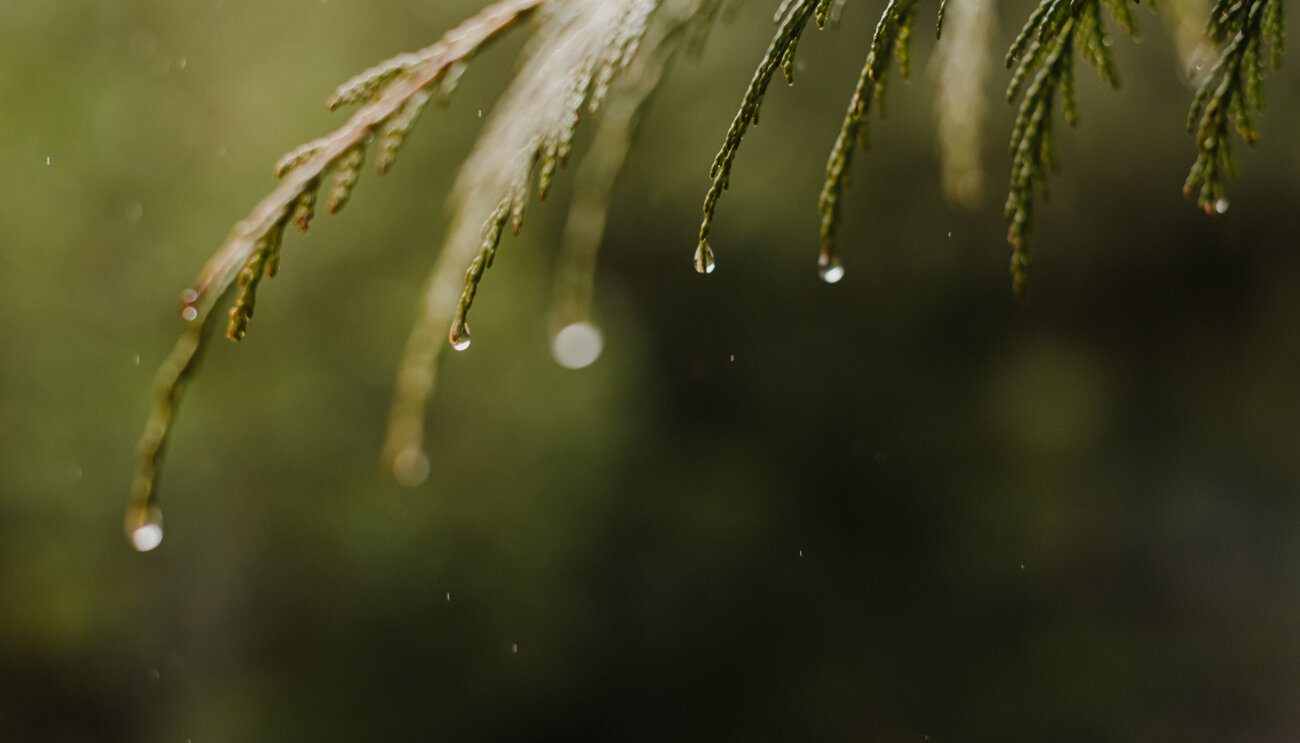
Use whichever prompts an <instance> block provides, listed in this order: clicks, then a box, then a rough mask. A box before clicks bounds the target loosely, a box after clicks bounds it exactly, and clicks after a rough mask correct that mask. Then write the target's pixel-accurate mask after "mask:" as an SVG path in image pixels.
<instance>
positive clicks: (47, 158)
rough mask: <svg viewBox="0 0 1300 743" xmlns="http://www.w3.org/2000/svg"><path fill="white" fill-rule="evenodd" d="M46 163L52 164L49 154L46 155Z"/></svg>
mask: <svg viewBox="0 0 1300 743" xmlns="http://www.w3.org/2000/svg"><path fill="white" fill-rule="evenodd" d="M45 164H46V165H49V164H50V156H49V155H46V156H45Z"/></svg>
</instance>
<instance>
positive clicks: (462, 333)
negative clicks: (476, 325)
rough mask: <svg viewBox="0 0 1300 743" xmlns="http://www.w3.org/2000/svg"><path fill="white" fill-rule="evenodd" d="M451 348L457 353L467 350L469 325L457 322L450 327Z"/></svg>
mask: <svg viewBox="0 0 1300 743" xmlns="http://www.w3.org/2000/svg"><path fill="white" fill-rule="evenodd" d="M450 338H451V347H452V348H454V349H456V350H457V351H464V350H465V349H467V348H469V324H468V323H465V322H464V321H461V320H457V321H456V322H455V323H454V324H453V325H452V326H451V336H450Z"/></svg>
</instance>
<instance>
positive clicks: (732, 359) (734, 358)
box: [731, 353, 736, 364]
mask: <svg viewBox="0 0 1300 743" xmlns="http://www.w3.org/2000/svg"><path fill="white" fill-rule="evenodd" d="M731 363H733V364H734V363H736V354H734V353H733V354H731Z"/></svg>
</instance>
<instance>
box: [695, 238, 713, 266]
mask: <svg viewBox="0 0 1300 743" xmlns="http://www.w3.org/2000/svg"><path fill="white" fill-rule="evenodd" d="M717 267H718V264H717V262H716V261H714V260H713V248H711V247H709V244H708V243H707V242H702V243H700V245H699V247H697V248H696V249H695V270H696V271H699V272H700V273H713V269H715V268H717Z"/></svg>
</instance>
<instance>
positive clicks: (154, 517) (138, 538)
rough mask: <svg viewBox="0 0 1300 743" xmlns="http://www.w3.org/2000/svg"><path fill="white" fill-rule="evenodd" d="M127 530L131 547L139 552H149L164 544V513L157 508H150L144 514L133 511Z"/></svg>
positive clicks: (129, 517) (129, 516)
mask: <svg viewBox="0 0 1300 743" xmlns="http://www.w3.org/2000/svg"><path fill="white" fill-rule="evenodd" d="M126 529H127V536H128V537H130V539H131V546H132V547H134V548H135V549H136V551H137V552H149V551H150V550H153V549H155V548H157V547H158V545H160V544H162V539H163V529H162V511H160V510H159V509H158V508H157V507H156V506H151V507H149V508H148V509H147V510H145V511H144V512H143V513H139V512H136V511H135V510H134V509H133V510H132V513H130V514H129V515H128V516H127V525H126Z"/></svg>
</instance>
